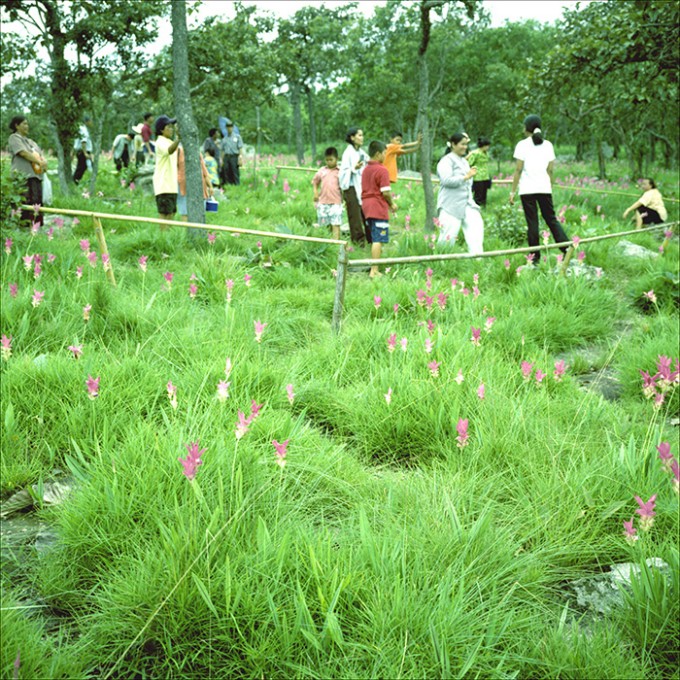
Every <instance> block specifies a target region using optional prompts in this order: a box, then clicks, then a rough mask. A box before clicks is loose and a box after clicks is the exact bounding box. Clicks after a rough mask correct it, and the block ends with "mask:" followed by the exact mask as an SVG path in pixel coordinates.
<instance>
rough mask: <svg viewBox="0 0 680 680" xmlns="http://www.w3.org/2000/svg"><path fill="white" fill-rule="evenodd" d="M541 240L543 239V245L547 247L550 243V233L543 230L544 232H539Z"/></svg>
mask: <svg viewBox="0 0 680 680" xmlns="http://www.w3.org/2000/svg"><path fill="white" fill-rule="evenodd" d="M541 238H542V239H543V245H544V246H547V245H548V243H550V232H549V231H548V230H547V229H545V230H544V231H542V232H541Z"/></svg>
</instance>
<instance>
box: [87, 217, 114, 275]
mask: <svg viewBox="0 0 680 680" xmlns="http://www.w3.org/2000/svg"><path fill="white" fill-rule="evenodd" d="M92 223H93V224H94V234H95V236H96V237H97V243H99V250H101V253H102V257H103V256H104V255H106V258H107V262H106V263H104V271H105V272H106V278H108V280H109V283H110V284H111V285H112V286H113V287H114V288H115V287H116V277H115V275H114V273H113V263H112V262H111V258H110V257H109V249H108V247H107V246H106V237H105V236H104V229H103V228H102V223H101V222H100V221H99V218H98V217H93V218H92Z"/></svg>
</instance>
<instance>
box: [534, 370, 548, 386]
mask: <svg viewBox="0 0 680 680" xmlns="http://www.w3.org/2000/svg"><path fill="white" fill-rule="evenodd" d="M547 375H548V374H547V373H543V371H542V370H541V369H540V368H537V369H536V383H537V384H538V385H540V384H542V383H543V378H545V377H546V376H547Z"/></svg>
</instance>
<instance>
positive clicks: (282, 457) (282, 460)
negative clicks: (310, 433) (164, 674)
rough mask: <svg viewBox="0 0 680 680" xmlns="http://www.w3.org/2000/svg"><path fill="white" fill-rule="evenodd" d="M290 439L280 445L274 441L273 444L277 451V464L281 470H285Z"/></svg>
mask: <svg viewBox="0 0 680 680" xmlns="http://www.w3.org/2000/svg"><path fill="white" fill-rule="evenodd" d="M289 441H290V439H286V440H285V441H283V442H281V443H280V444H279V443H278V442H277V441H276V439H274V440H273V441H272V444H273V445H274V448H275V449H276V464H277V465H278V466H279V467H280V468H284V467H285V466H286V454H287V449H288V442H289Z"/></svg>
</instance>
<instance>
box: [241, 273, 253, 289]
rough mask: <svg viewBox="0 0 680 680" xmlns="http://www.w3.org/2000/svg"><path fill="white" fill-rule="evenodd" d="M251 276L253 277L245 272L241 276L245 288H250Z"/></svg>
mask: <svg viewBox="0 0 680 680" xmlns="http://www.w3.org/2000/svg"><path fill="white" fill-rule="evenodd" d="M252 278H253V277H252V276H251V275H250V274H246V275H245V276H244V277H243V282H244V283H245V284H246V287H247V288H250V280H251V279H252Z"/></svg>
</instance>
